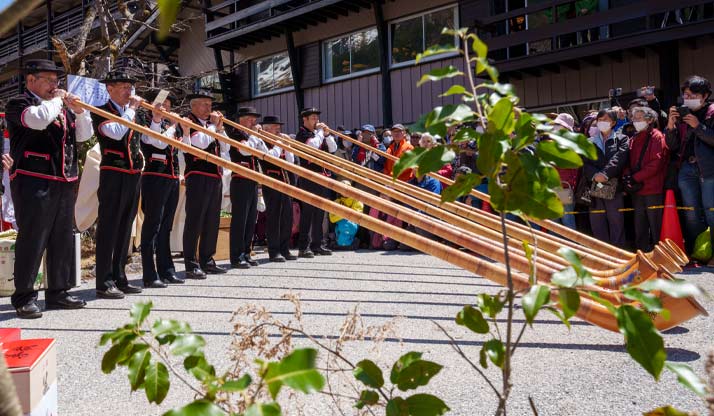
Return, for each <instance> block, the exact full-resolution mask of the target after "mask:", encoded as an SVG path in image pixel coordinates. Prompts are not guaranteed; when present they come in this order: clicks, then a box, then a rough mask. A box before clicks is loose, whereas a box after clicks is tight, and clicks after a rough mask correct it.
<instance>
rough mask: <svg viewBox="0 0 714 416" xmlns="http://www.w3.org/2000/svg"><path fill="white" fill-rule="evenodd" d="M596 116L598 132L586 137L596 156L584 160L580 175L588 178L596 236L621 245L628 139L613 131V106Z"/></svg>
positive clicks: (614, 123)
mask: <svg viewBox="0 0 714 416" xmlns="http://www.w3.org/2000/svg"><path fill="white" fill-rule="evenodd" d="M596 120H597V121H596V126H597V128H598V133H597V134H596V135H595V136H594V137H591V138H590V139H589V140H590V141H591V142H592V143H593V144H595V148H596V150H597V159H595V160H590V159H584V160H583V176H584V178H585V179H587V180H589V181H590V182H591V186H590V200H591V202H590V215H589V217H590V225H591V227H592V230H593V235H594V236H595V238H597V239H599V240H602V241H605V242H607V243H610V244H612V245H615V246H618V247H624V245H625V218H624V215H623V213H622V208H624V206H625V202H624V198H623V195H622V186H621V184H620V183H619V182H620V181H619V178H620V175H621V174H622V170H623V169H624V168H625V166H626V165H627V161H628V153H629V150H630V149H629V139H628V138H627V136H624V135H622V134H620V133H617V132H616V131H615V126H616V124H617V120H618V115H617V111H616V110H614V109H610V110H600V112H598V113H597V118H596Z"/></svg>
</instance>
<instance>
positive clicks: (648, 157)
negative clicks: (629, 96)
mask: <svg viewBox="0 0 714 416" xmlns="http://www.w3.org/2000/svg"><path fill="white" fill-rule="evenodd" d="M630 114H631V117H632V124H633V125H634V128H635V130H636V131H637V133H636V134H635V135H634V136H633V137H632V139H631V140H630V157H629V163H628V166H627V167H626V168H625V173H624V175H623V176H622V185H623V188H624V190H625V192H627V193H629V194H630V195H631V196H632V206H633V208H634V210H635V216H634V219H635V247H636V248H637V249H638V250H642V251H651V250H652V249H653V248H654V245H655V244H656V243H657V241H659V233H660V229H661V228H662V210H661V209H659V207H660V206H661V205H662V203H663V201H664V194H663V190H664V179H665V176H666V174H667V169H666V168H667V164H668V162H669V155H668V149H667V144H666V143H665V141H664V134H662V132H660V131H659V130H657V129H656V128H655V124H656V123H657V113H656V112H655V111H654V110H652V109H651V108H649V107H634V108H632V109H631V110H630ZM654 207H657V208H654Z"/></svg>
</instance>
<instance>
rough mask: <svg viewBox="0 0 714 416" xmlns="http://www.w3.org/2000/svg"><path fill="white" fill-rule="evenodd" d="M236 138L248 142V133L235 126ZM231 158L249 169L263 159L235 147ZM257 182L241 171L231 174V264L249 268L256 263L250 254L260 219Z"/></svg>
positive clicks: (255, 166)
mask: <svg viewBox="0 0 714 416" xmlns="http://www.w3.org/2000/svg"><path fill="white" fill-rule="evenodd" d="M235 139H236V140H238V141H240V142H243V143H244V144H247V141H248V139H249V136H248V134H247V133H245V132H243V131H241V130H236V133H235ZM229 153H230V156H231V161H232V162H233V163H237V164H239V165H241V166H243V167H245V168H248V169H250V170H254V171H259V170H260V167H259V164H260V162H259V161H258V160H257V159H256V158H254V157H253V156H246V155H243V154H241V152H240V151H239V150H238V149H236V148H235V147H231V150H230V152H229ZM257 207H258V183H257V182H255V181H252V180H250V179H248V178H244V177H243V176H241V175H240V173H233V175H232V176H231V234H230V257H231V265H232V266H234V267H240V268H246V267H250V266H257V265H258V262H256V261H255V260H253V259H252V258H251V257H250V250H251V243H252V241H253V234H255V222H256V220H257V219H258V209H257Z"/></svg>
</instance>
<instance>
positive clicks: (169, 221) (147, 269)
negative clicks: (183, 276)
mask: <svg viewBox="0 0 714 416" xmlns="http://www.w3.org/2000/svg"><path fill="white" fill-rule="evenodd" d="M178 198H179V180H178V179H171V178H165V177H161V176H156V175H144V176H142V177H141V211H142V212H143V213H144V223H143V225H142V227H141V266H142V268H143V269H144V282H152V281H154V280H156V279H158V278H159V277H166V276H167V275H170V274H172V273H173V272H175V271H176V270H175V268H174V262H173V260H171V228H172V226H173V223H174V216H175V215H176V206H177V205H178ZM154 254H155V255H156V263H154Z"/></svg>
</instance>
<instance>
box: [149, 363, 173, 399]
mask: <svg viewBox="0 0 714 416" xmlns="http://www.w3.org/2000/svg"><path fill="white" fill-rule="evenodd" d="M169 387H170V382H169V371H168V369H167V368H166V366H165V365H164V363H161V362H152V363H151V364H149V366H148V367H147V368H146V375H145V376H144V390H145V391H146V398H147V399H148V400H149V402H150V403H156V404H161V402H163V401H164V399H165V398H166V395H167V394H168V392H169Z"/></svg>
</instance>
